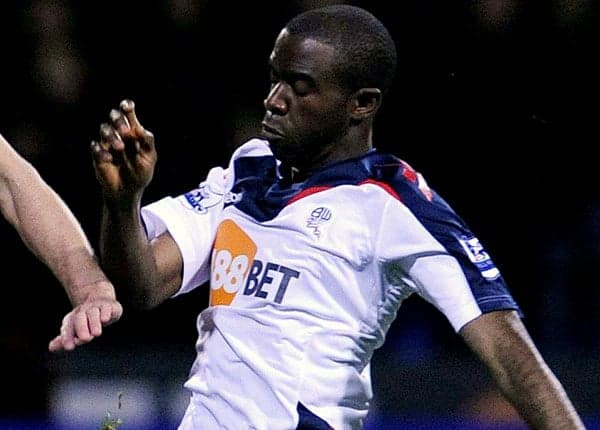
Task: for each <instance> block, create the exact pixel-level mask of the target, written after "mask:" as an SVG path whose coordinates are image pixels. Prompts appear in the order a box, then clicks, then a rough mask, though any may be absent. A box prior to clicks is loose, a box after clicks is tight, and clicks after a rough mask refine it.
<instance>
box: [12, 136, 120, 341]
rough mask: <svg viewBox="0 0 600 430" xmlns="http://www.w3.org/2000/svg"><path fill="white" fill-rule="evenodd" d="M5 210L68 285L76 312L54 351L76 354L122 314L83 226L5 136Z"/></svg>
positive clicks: (67, 321)
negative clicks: (81, 346)
mask: <svg viewBox="0 0 600 430" xmlns="http://www.w3.org/2000/svg"><path fill="white" fill-rule="evenodd" d="M0 211H1V212H2V215H3V216H4V218H6V220H7V221H8V222H9V223H10V224H11V225H12V226H13V227H14V228H15V230H16V231H17V233H18V234H19V236H20V238H21V239H22V241H23V243H24V244H25V245H26V246H27V248H28V249H29V250H30V251H31V252H32V253H33V254H34V255H35V256H36V257H37V258H38V259H39V260H40V261H42V262H43V263H44V264H45V265H46V266H47V267H48V268H49V269H50V270H51V271H52V273H53V274H54V276H56V278H57V279H58V280H59V281H60V283H61V284H62V286H63V287H64V289H65V291H66V293H67V295H68V297H69V300H70V302H71V304H72V305H73V310H72V311H71V312H69V313H68V314H67V315H66V316H65V317H64V319H63V322H62V327H61V332H60V334H59V335H58V336H57V337H56V338H54V339H53V340H52V341H51V342H50V345H49V349H50V350H51V351H60V350H72V349H73V348H75V347H76V346H77V345H81V344H83V343H87V342H89V341H91V340H92V339H93V338H94V337H97V336H100V335H101V334H102V327H103V326H106V325H108V324H111V323H113V322H115V321H116V320H118V319H119V318H120V317H121V314H122V308H121V305H120V303H119V302H118V301H117V300H116V297H115V291H114V288H113V286H112V284H111V283H110V282H109V281H108V279H107V278H106V276H105V275H104V273H103V272H102V270H101V269H100V266H99V265H98V262H97V260H96V258H95V255H94V251H93V248H92V246H91V245H90V243H89V241H88V240H87V238H86V236H85V234H84V232H83V230H82V229H81V226H80V224H79V222H78V221H77V220H76V219H75V217H74V215H73V213H72V212H71V211H70V209H69V208H68V207H67V206H66V204H65V203H64V201H63V200H62V199H61V198H60V197H59V196H58V195H57V193H56V192H55V191H54V190H53V189H52V188H51V187H50V186H49V185H48V184H47V183H46V182H45V181H44V180H43V179H42V178H41V177H40V175H39V173H38V171H37V170H36V169H35V168H34V167H33V166H32V165H31V164H30V163H29V162H28V161H27V160H25V159H24V158H23V157H22V156H21V155H19V154H18V153H17V152H16V151H15V150H14V148H13V147H12V146H10V144H9V143H8V142H7V141H6V139H4V137H2V135H0Z"/></svg>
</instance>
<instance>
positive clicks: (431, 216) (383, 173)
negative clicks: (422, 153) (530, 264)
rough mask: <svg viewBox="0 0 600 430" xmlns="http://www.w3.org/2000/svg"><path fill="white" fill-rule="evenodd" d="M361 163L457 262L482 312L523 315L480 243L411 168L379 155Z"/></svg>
mask: <svg viewBox="0 0 600 430" xmlns="http://www.w3.org/2000/svg"><path fill="white" fill-rule="evenodd" d="M361 161H362V164H363V166H364V167H365V168H366V169H367V170H368V171H369V173H370V174H369V176H370V177H371V178H372V179H374V180H376V181H380V182H383V183H385V184H387V185H389V186H390V187H391V188H392V189H393V190H394V191H395V192H396V193H397V194H398V196H399V198H400V200H401V201H402V203H403V204H404V205H405V206H406V207H408V209H409V210H410V211H411V212H412V213H413V214H414V215H415V217H416V218H417V219H418V220H419V221H420V222H421V224H423V226H424V227H425V228H426V229H427V230H428V231H429V233H431V235H432V236H433V237H434V238H435V239H436V240H437V241H438V242H440V243H441V244H442V245H443V246H444V247H445V248H446V250H447V251H448V252H449V253H450V254H451V255H452V256H453V257H454V258H456V259H457V261H458V262H459V264H460V265H461V267H462V269H463V272H464V273H465V276H466V278H467V280H468V282H469V285H470V286H471V291H472V293H473V296H474V297H475V300H476V301H477V303H478V305H479V307H480V308H481V310H482V312H484V313H485V312H490V311H493V310H499V309H514V310H517V311H518V312H519V314H520V315H521V316H522V311H521V309H520V308H519V306H518V305H517V303H516V301H515V300H514V298H513V297H512V295H511V294H510V292H509V289H508V287H507V285H506V282H505V280H504V278H503V277H502V274H501V273H500V271H499V270H498V269H497V267H496V266H495V264H494V262H493V260H492V258H491V257H490V255H489V254H488V253H487V252H486V250H485V248H484V247H483V245H482V244H481V242H480V241H479V240H478V238H477V237H476V236H475V234H473V232H472V231H471V230H470V228H469V226H468V225H467V224H466V223H465V221H464V220H463V219H461V217H460V216H458V215H457V214H456V212H455V211H454V210H453V209H452V207H451V206H450V205H449V204H448V203H447V202H446V201H445V200H444V199H443V198H442V197H441V196H440V195H439V194H437V193H436V192H435V191H434V190H432V189H431V188H429V187H428V186H427V184H426V183H425V180H424V179H423V178H422V177H421V176H420V175H419V174H418V173H417V172H416V171H415V170H413V169H412V168H411V167H410V165H408V164H407V163H405V162H404V161H402V160H401V159H399V158H397V157H395V156H393V155H389V154H381V153H374V154H372V155H371V156H367V157H364V158H363V159H362V160H361Z"/></svg>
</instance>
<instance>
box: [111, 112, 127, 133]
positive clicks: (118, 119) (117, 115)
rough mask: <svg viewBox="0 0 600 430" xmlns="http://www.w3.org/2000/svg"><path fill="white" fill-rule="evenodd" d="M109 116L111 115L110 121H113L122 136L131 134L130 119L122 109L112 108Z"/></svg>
mask: <svg viewBox="0 0 600 430" xmlns="http://www.w3.org/2000/svg"><path fill="white" fill-rule="evenodd" d="M109 117H110V122H111V123H112V126H113V127H114V129H115V130H116V131H117V133H119V134H120V135H121V136H128V135H129V133H130V132H131V128H130V126H129V121H128V120H127V118H126V117H125V115H123V112H122V111H120V110H117V109H112V110H111V111H110V114H109Z"/></svg>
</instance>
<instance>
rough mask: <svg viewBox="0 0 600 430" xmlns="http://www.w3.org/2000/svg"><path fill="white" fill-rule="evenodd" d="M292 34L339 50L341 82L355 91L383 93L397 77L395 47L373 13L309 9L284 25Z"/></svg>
mask: <svg viewBox="0 0 600 430" xmlns="http://www.w3.org/2000/svg"><path fill="white" fill-rule="evenodd" d="M285 28H286V29H287V31H288V32H289V34H290V35H294V36H301V37H310V38H314V39H315V40H318V41H321V42H323V43H327V44H331V45H333V46H334V47H335V48H336V56H337V58H336V60H337V64H338V67H337V72H338V76H339V77H340V79H341V81H342V82H341V83H342V84H343V85H344V86H345V87H347V88H349V89H350V90H352V91H355V90H358V89H360V88H366V87H375V88H379V89H380V90H381V91H382V92H383V93H385V92H387V90H388V89H389V88H390V86H391V85H392V81H393V80H394V75H395V74H396V64H397V54H396V45H395V43H394V40H393V39H392V37H391V36H390V33H389V32H388V30H387V28H386V27H385V26H384V25H383V23H382V22H381V21H380V20H379V19H377V18H376V17H375V16H374V15H373V14H372V13H370V12H368V11H366V10H365V9H362V8H360V7H357V6H350V5H331V6H325V7H321V8H316V9H310V10H307V11H305V12H302V13H300V14H299V15H297V16H295V17H294V18H292V19H291V20H290V21H289V22H288V23H287V25H286V26H285Z"/></svg>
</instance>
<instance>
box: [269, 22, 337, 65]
mask: <svg viewBox="0 0 600 430" xmlns="http://www.w3.org/2000/svg"><path fill="white" fill-rule="evenodd" d="M334 54H335V47H334V46H333V45H332V44H330V43H327V42H324V41H322V40H319V39H317V38H314V37H310V36H299V35H291V34H290V33H288V31H287V30H286V29H283V30H282V31H281V32H280V33H279V36H278V37H277V40H276V41H275V46H274V47H273V51H272V52H271V56H270V59H271V62H273V61H277V62H283V63H296V62H298V63H300V64H305V65H311V66H315V65H317V64H323V63H328V62H329V61H332V60H333V57H334Z"/></svg>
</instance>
